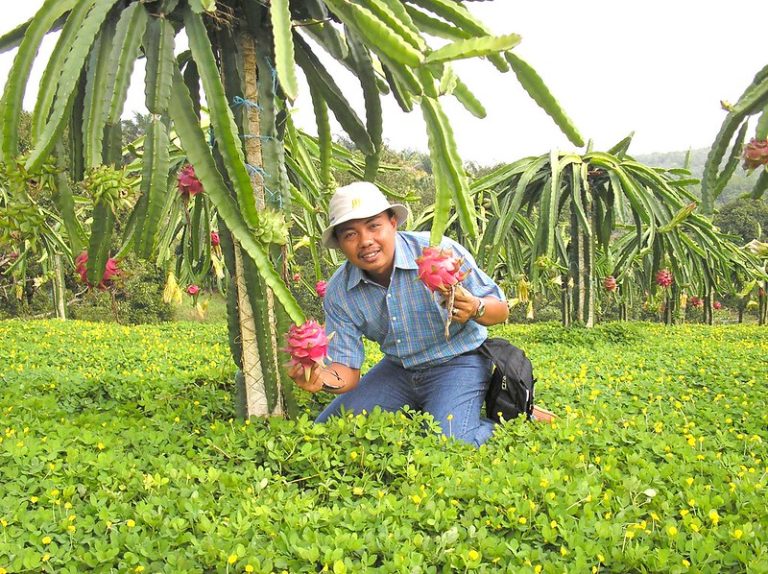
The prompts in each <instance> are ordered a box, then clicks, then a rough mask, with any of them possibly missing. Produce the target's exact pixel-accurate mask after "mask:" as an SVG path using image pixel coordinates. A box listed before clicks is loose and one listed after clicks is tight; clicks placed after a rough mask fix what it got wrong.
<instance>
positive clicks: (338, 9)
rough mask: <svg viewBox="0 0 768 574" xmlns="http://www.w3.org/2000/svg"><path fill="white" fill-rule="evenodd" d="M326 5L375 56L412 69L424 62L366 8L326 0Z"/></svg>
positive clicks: (422, 55)
mask: <svg viewBox="0 0 768 574" xmlns="http://www.w3.org/2000/svg"><path fill="white" fill-rule="evenodd" d="M326 4H327V5H328V7H329V8H330V9H331V10H332V11H333V12H334V13H335V14H336V15H337V16H338V17H339V19H341V21H342V22H344V24H346V25H348V26H350V27H351V28H353V29H354V30H355V31H357V33H358V34H360V35H361V36H362V37H363V38H365V40H366V44H367V45H368V46H369V47H370V48H371V49H372V50H374V51H375V52H376V53H377V54H381V55H383V56H386V57H388V58H390V59H391V60H393V61H395V62H398V63H400V64H404V65H406V66H411V67H414V68H415V67H416V66H418V65H419V64H421V63H422V62H423V61H424V54H423V53H422V52H421V51H420V50H418V49H416V48H414V47H413V46H412V45H411V44H410V43H409V42H408V40H406V39H405V38H404V37H403V36H402V35H400V34H399V33H398V31H397V30H393V29H392V28H390V27H389V26H388V25H387V23H386V22H384V21H382V20H381V19H380V18H379V17H378V16H377V15H376V14H374V13H373V12H371V11H370V10H369V9H368V8H365V7H364V6H360V5H358V4H351V3H346V2H344V1H343V0H326Z"/></svg>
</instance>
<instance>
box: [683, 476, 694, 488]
mask: <svg viewBox="0 0 768 574" xmlns="http://www.w3.org/2000/svg"><path fill="white" fill-rule="evenodd" d="M685 482H686V484H687V485H688V486H691V485H692V484H693V478H691V477H690V476H689V477H688V478H686V479H685Z"/></svg>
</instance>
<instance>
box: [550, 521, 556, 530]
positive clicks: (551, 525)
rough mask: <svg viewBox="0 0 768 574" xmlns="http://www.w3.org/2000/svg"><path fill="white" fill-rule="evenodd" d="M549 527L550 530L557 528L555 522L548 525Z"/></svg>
mask: <svg viewBox="0 0 768 574" xmlns="http://www.w3.org/2000/svg"><path fill="white" fill-rule="evenodd" d="M549 527H550V528H557V522H556V521H554V520H553V521H552V522H550V523H549Z"/></svg>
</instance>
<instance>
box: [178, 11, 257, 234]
mask: <svg viewBox="0 0 768 574" xmlns="http://www.w3.org/2000/svg"><path fill="white" fill-rule="evenodd" d="M184 23H185V25H186V31H187V36H188V38H189V47H190V48H191V50H192V56H193V58H194V60H195V63H196V64H197V68H198V71H199V73H200V79H201V80H202V83H203V89H204V90H205V94H206V101H207V102H208V108H209V109H208V112H209V114H210V117H211V125H212V126H213V131H214V133H215V135H216V139H217V141H218V149H219V152H220V153H221V156H222V159H223V160H224V165H225V167H226V170H227V175H228V176H229V179H230V181H231V182H232V185H233V186H234V188H235V191H236V193H237V202H238V205H239V207H240V211H241V213H242V214H243V217H244V218H245V221H246V222H247V224H248V225H249V226H251V227H254V228H255V227H256V226H257V225H258V221H259V216H258V213H257V211H256V200H255V198H254V195H253V189H252V188H251V178H250V176H249V175H248V171H247V170H246V168H245V158H244V156H243V149H242V144H241V142H240V136H239V133H238V131H237V126H236V125H235V120H234V117H233V116H232V110H231V109H230V107H229V102H228V100H227V97H226V94H225V93H224V87H223V86H222V85H221V78H220V76H219V72H218V68H217V66H216V60H215V59H214V56H213V50H212V48H211V44H210V41H209V39H208V32H207V31H206V29H205V26H204V25H203V20H202V17H201V16H198V15H197V14H195V13H193V12H192V11H191V10H187V11H185V13H184ZM177 71H178V68H177V67H174V77H175V75H176V72H177ZM179 73H180V72H179ZM187 97H189V96H188V95H187ZM170 107H171V108H173V107H174V106H170ZM192 164H193V165H194V166H195V169H196V170H197V165H195V163H194V162H192ZM233 232H234V231H233Z"/></svg>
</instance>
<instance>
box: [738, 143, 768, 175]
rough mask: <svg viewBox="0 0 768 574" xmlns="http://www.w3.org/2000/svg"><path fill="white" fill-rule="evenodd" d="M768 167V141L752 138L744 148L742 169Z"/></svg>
mask: <svg viewBox="0 0 768 574" xmlns="http://www.w3.org/2000/svg"><path fill="white" fill-rule="evenodd" d="M761 165H768V140H756V139H755V138H752V139H751V140H750V141H749V143H748V144H747V145H745V146H744V169H755V168H758V167H760V166H761Z"/></svg>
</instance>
